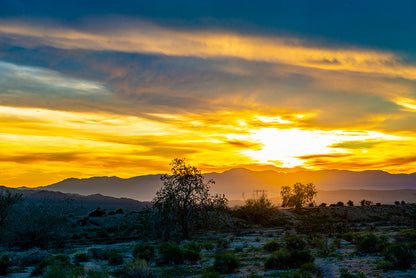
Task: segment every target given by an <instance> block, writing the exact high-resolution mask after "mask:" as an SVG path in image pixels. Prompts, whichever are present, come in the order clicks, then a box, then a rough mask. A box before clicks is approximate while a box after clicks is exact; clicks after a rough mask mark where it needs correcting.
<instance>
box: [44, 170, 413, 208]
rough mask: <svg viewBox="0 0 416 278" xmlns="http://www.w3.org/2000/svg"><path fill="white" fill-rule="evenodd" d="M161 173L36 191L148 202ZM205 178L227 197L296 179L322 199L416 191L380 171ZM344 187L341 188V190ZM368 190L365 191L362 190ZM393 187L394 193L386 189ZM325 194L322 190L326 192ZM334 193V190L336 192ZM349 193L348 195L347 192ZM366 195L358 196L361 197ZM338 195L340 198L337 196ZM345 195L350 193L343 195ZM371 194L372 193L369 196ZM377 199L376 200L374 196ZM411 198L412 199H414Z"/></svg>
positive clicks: (275, 192) (274, 188)
mask: <svg viewBox="0 0 416 278" xmlns="http://www.w3.org/2000/svg"><path fill="white" fill-rule="evenodd" d="M160 176H161V175H145V176H137V177H132V178H127V179H122V178H118V177H92V178H87V179H76V178H69V179H65V180H63V181H60V182H58V183H55V184H51V185H48V186H45V187H38V188H36V189H38V190H48V191H60V192H64V193H75V194H81V195H91V194H97V193H98V194H102V195H106V196H113V197H118V198H120V197H127V198H131V199H135V200H142V201H150V200H152V199H153V197H154V196H155V193H156V191H157V190H158V189H159V188H160V187H161V186H162V182H161V180H160ZM204 176H205V177H206V178H207V179H214V180H215V184H214V185H213V186H212V188H211V192H212V193H213V194H216V193H219V194H226V195H227V197H228V198H229V199H230V200H241V199H244V198H251V197H252V196H253V195H252V194H253V191H255V190H265V191H267V193H268V196H269V197H270V198H277V199H278V198H279V196H280V189H281V187H282V186H284V185H292V184H294V183H296V182H302V183H308V182H313V183H314V184H315V185H316V186H317V189H318V191H319V192H320V195H319V196H318V199H319V200H320V199H322V198H324V196H326V197H325V198H326V199H327V200H326V201H325V202H332V200H334V199H338V200H339V199H340V197H343V198H342V199H341V200H344V199H357V200H358V199H359V198H368V199H372V200H374V201H377V200H379V201H383V202H386V203H392V202H394V201H395V200H398V199H400V200H409V198H410V199H412V198H414V195H413V194H410V195H409V194H408V193H409V192H406V191H402V190H416V174H415V173H413V174H389V173H386V172H383V171H363V172H353V171H339V170H323V171H297V172H292V173H282V172H276V171H270V170H268V171H251V170H247V169H243V168H235V169H231V170H228V171H225V172H223V173H207V174H204ZM340 190H343V191H340ZM363 190H367V191H368V192H367V191H363ZM386 190H387V191H390V190H395V191H396V193H395V194H393V195H392V194H391V193H392V192H390V193H389V192H385V191H386ZM324 191H325V192H327V193H325V192H324ZM336 192H337V193H336ZM347 192H348V194H347ZM363 194H365V196H366V197H358V196H364V195H363ZM338 196H339V197H338ZM346 196H349V197H348V198H346ZM371 196H374V197H372V198H370V197H371ZM375 198H377V200H376V199H375ZM413 200H414V199H413Z"/></svg>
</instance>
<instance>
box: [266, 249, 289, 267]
mask: <svg viewBox="0 0 416 278" xmlns="http://www.w3.org/2000/svg"><path fill="white" fill-rule="evenodd" d="M289 257H290V253H289V251H287V250H279V251H275V252H273V254H272V255H271V256H270V257H268V258H267V259H266V261H265V262H264V267H265V268H266V269H288V268H290V267H289Z"/></svg>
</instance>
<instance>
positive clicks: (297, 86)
mask: <svg viewBox="0 0 416 278" xmlns="http://www.w3.org/2000/svg"><path fill="white" fill-rule="evenodd" d="M85 22H87V23H88V24H87V23H85V24H82V25H77V24H64V23H58V22H57V21H51V22H50V23H49V24H46V23H45V20H36V19H30V20H28V19H21V18H17V19H16V18H15V19H10V18H3V19H2V18H0V122H1V131H0V138H1V140H0V154H1V156H0V170H1V172H2V173H5V174H3V176H2V179H1V180H0V183H2V184H5V185H14V186H17V185H29V186H30V185H41V184H47V183H51V182H54V181H58V180H60V179H63V178H66V177H69V176H76V177H87V176H96V175H118V176H122V177H129V176H134V175H139V174H146V173H160V172H164V171H167V170H168V163H169V161H170V160H171V159H172V158H174V157H187V158H188V159H189V160H190V161H191V162H194V163H197V164H198V165H199V166H200V167H202V168H203V170H204V171H223V170H226V169H229V168H232V167H242V166H244V167H250V168H253V169H262V168H263V169H269V168H270V167H272V168H274V169H281V170H285V171H286V170H290V168H292V169H298V168H308V169H312V170H313V169H350V170H368V169H381V170H386V171H389V172H394V173H398V172H414V167H415V159H414V158H415V157H416V151H415V149H416V148H415V145H416V133H415V124H414V123H415V122H416V114H415V111H416V90H415V89H416V83H415V82H416V81H415V79H416V65H415V64H414V63H413V62H412V59H411V57H412V55H413V53H406V55H405V54H403V53H402V52H394V51H392V50H386V49H379V48H371V47H362V46H360V45H353V44H344V45H341V44H335V43H327V40H320V39H319V38H313V37H310V36H303V35H299V34H298V35H296V34H290V35H288V34H285V35H281V34H278V35H276V34H273V33H272V32H271V33H268V34H265V33H259V34H253V33H254V32H242V31H241V30H239V31H236V30H234V29H227V28H199V29H198V28H195V26H194V27H193V28H184V27H183V26H182V27H180V26H176V25H171V26H167V25H166V24H157V23H156V22H152V21H151V20H147V21H144V20H143V19H134V18H131V17H120V16H117V17H115V16H109V17H104V18H95V19H89V20H88V21H85ZM328 40H329V39H328ZM409 57H410V58H409Z"/></svg>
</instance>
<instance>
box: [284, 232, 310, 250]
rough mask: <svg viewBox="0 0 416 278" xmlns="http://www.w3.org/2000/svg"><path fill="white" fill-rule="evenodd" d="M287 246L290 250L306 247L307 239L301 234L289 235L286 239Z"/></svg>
mask: <svg viewBox="0 0 416 278" xmlns="http://www.w3.org/2000/svg"><path fill="white" fill-rule="evenodd" d="M284 242H285V248H286V249H287V250H288V251H292V250H303V249H305V248H306V240H305V238H304V237H303V236H300V235H288V236H286V237H285V239H284Z"/></svg>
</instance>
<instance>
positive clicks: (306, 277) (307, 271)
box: [279, 263, 320, 278]
mask: <svg viewBox="0 0 416 278" xmlns="http://www.w3.org/2000/svg"><path fill="white" fill-rule="evenodd" d="M279 277H282V278H313V277H320V276H319V271H317V269H316V266H315V264H314V263H306V264H303V265H301V267H300V269H299V270H298V271H289V272H285V273H283V274H282V275H280V276H279Z"/></svg>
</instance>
